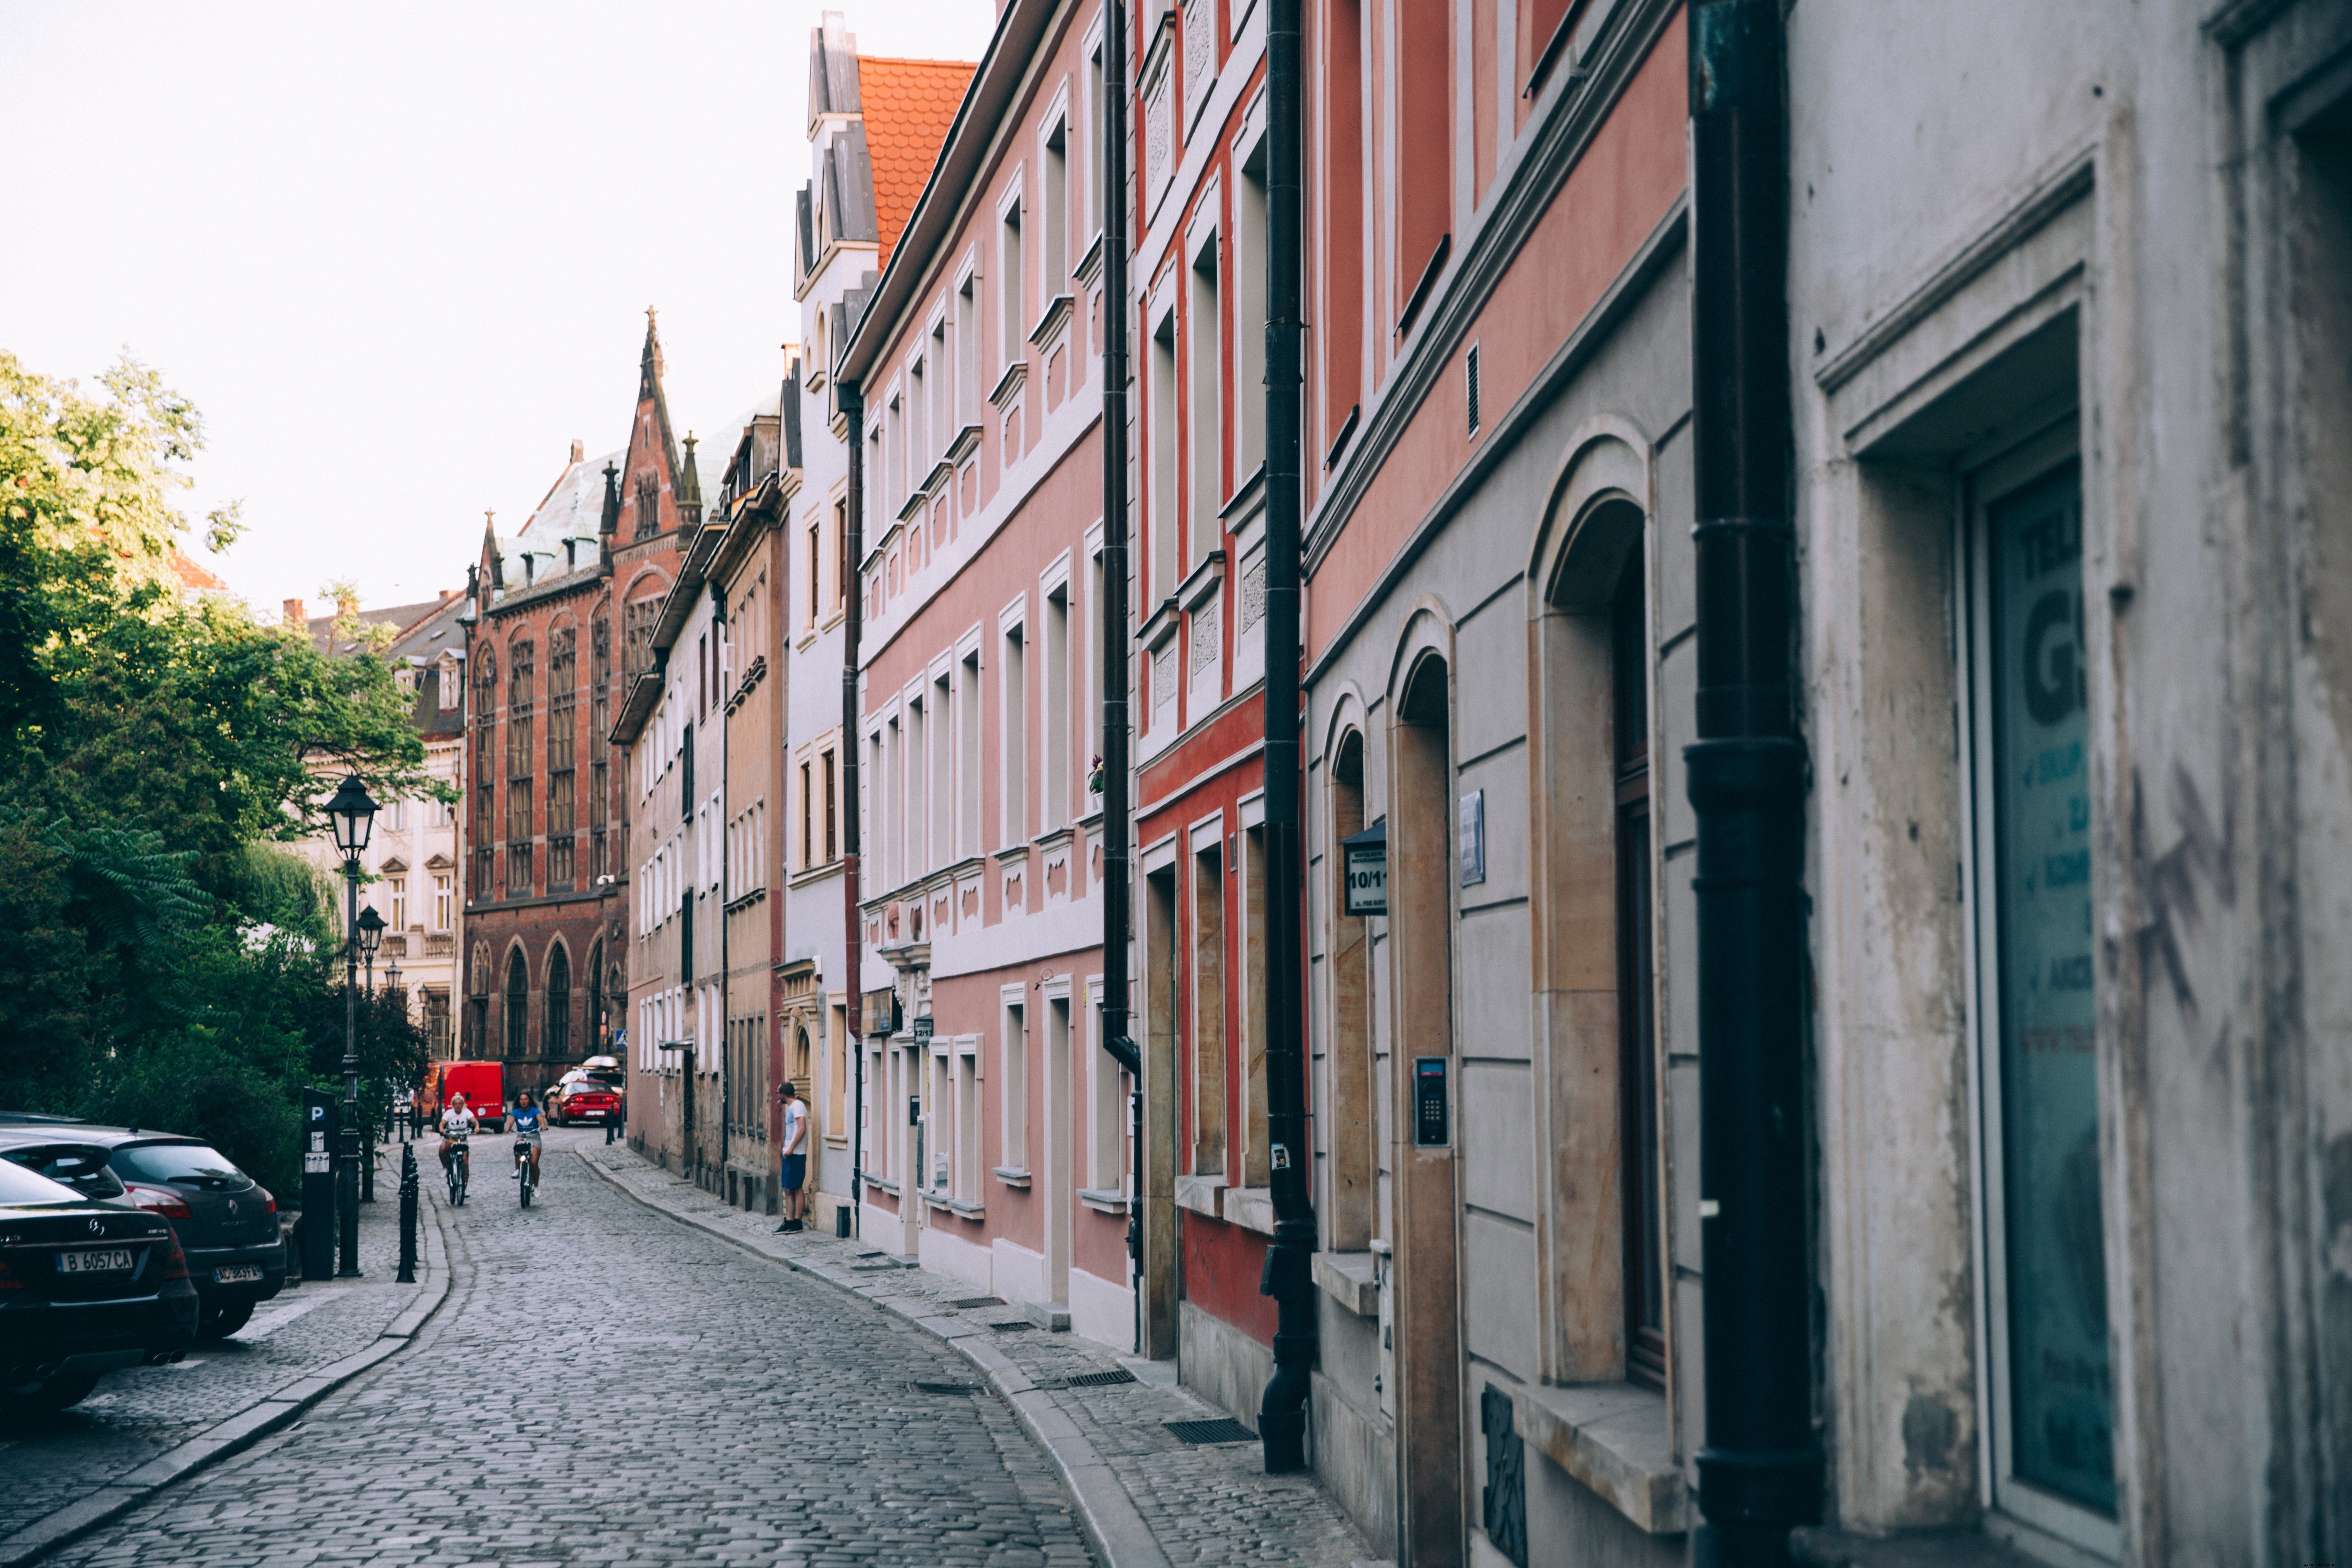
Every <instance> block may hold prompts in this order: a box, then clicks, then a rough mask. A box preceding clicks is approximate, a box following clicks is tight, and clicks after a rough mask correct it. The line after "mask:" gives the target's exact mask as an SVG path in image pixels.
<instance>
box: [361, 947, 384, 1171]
mask: <svg viewBox="0 0 2352 1568" xmlns="http://www.w3.org/2000/svg"><path fill="white" fill-rule="evenodd" d="M354 929H356V930H357V931H358V932H359V938H360V962H361V963H362V964H364V965H366V966H367V996H368V1000H369V1001H370V1002H371V1003H373V1001H374V1000H375V955H376V950H377V949H379V948H381V947H382V946H383V916H382V915H380V914H378V913H376V912H375V906H374V905H373V904H370V905H369V906H368V907H367V908H365V909H363V910H361V911H360V923H359V925H358V926H357V927H356V928H354ZM375 1133H376V1126H375V1114H374V1112H373V1110H370V1112H369V1114H368V1121H367V1129H366V1137H365V1138H363V1139H362V1144H363V1147H362V1149H361V1151H360V1202H362V1203H363V1204H372V1203H373V1202H375Z"/></svg>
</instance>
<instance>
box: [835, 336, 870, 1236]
mask: <svg viewBox="0 0 2352 1568" xmlns="http://www.w3.org/2000/svg"><path fill="white" fill-rule="evenodd" d="M834 390H835V396H836V397H837V398H838V399H839V401H840V403H841V416H842V418H843V419H844V420H845V421H846V422H847V424H848V426H849V495H848V498H847V504H846V506H845V515H844V517H843V520H842V531H843V533H844V535H845V537H844V539H843V542H842V549H841V556H842V563H841V572H842V577H843V582H842V584H841V599H842V605H843V608H844V611H845V614H844V616H843V621H842V628H841V919H842V927H843V931H842V948H841V955H842V963H843V965H844V970H843V979H842V984H844V985H845V986H846V987H847V993H846V994H847V996H848V999H849V1005H848V1006H846V1007H845V1008H844V1009H842V1011H843V1013H844V1015H845V1016H846V1017H847V1018H848V1020H849V1036H848V1039H847V1040H846V1041H845V1044H846V1045H847V1046H848V1047H849V1060H850V1063H851V1072H852V1075H853V1076H852V1080H851V1081H852V1082H853V1084H854V1085H855V1088H854V1089H853V1090H852V1096H853V1098H852V1100H851V1103H850V1107H849V1230H850V1234H851V1235H853V1236H857V1235H862V1234H863V1233H864V1230H865V1222H864V1218H863V1215H864V1214H865V1206H864V1205H865V1202H866V1199H865V1195H864V1192H865V1187H864V1183H865V1179H866V1142H865V1135H866V1040H865V1037H864V1034H863V1032H862V1031H861V1030H860V1028H859V1026H858V1016H857V1010H858V1007H859V1005H860V1004H861V1003H862V1002H863V1001H864V1000H865V997H864V994H863V992H862V990H861V984H862V977H863V976H864V974H865V971H866V951H865V935H866V933H865V931H864V930H863V928H862V925H861V922H860V921H859V920H858V918H857V774H858V769H857V750H858V738H857V639H858V637H859V634H860V633H861V632H863V631H864V629H865V624H866V594H865V590H864V589H863V588H861V587H860V586H859V585H858V582H857V572H858V563H860V562H861V561H863V560H864V559H865V556H866V398H865V395H864V394H863V393H862V392H861V391H860V390H859V388H858V386H857V384H856V383H855V382H846V381H837V382H835V384H834Z"/></svg>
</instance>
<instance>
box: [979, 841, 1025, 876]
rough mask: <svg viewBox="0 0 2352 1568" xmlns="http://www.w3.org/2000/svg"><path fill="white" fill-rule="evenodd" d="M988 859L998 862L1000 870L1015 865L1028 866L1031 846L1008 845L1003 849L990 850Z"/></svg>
mask: <svg viewBox="0 0 2352 1568" xmlns="http://www.w3.org/2000/svg"><path fill="white" fill-rule="evenodd" d="M988 858H990V859H991V860H993V861H995V862H996V865H997V868H998V869H1000V870H1002V869H1003V868H1005V867H1007V866H1011V865H1014V864H1016V863H1017V864H1021V865H1026V864H1028V861H1029V846H1027V845H1026V844H1008V845H1006V846H1005V847H1003V848H1002V849H992V850H990V851H989V852H988Z"/></svg>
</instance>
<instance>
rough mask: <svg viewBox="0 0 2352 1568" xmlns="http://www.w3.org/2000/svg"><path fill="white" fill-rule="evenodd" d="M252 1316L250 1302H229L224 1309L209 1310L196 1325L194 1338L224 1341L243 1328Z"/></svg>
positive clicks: (251, 1304)
mask: <svg viewBox="0 0 2352 1568" xmlns="http://www.w3.org/2000/svg"><path fill="white" fill-rule="evenodd" d="M252 1316H253V1303H252V1302H250V1301H231V1302H230V1303H229V1304H228V1305H226V1306H225V1307H214V1308H210V1309H208V1310H206V1311H205V1315H204V1319H203V1321H201V1322H199V1323H197V1325H196V1338H198V1339H200V1340H225V1339H226V1338H228V1337H229V1335H231V1334H233V1333H235V1332H236V1331H237V1330H239V1329H241V1328H243V1327H245V1325H246V1323H247V1321H248V1320H250V1319H251V1318H252Z"/></svg>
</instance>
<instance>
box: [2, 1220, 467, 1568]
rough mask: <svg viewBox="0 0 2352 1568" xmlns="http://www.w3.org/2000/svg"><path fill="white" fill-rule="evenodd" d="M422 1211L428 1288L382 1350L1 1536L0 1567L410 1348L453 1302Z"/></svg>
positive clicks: (114, 1514)
mask: <svg viewBox="0 0 2352 1568" xmlns="http://www.w3.org/2000/svg"><path fill="white" fill-rule="evenodd" d="M419 1195H420V1198H421V1197H422V1194H419ZM421 1207H422V1208H423V1209H424V1210H425V1212H426V1213H429V1214H430V1215H432V1219H433V1228H432V1229H430V1230H428V1231H425V1233H424V1235H423V1236H422V1237H420V1238H419V1239H421V1240H422V1241H423V1242H424V1243H425V1278H424V1279H423V1281H422V1285H423V1289H420V1290H419V1291H418V1292H417V1297H416V1300H415V1301H414V1302H413V1303H411V1304H410V1305H409V1307H408V1308H407V1309H406V1310H404V1311H403V1312H402V1313H401V1314H400V1316H398V1317H397V1318H394V1320H393V1321H392V1322H391V1323H390V1325H389V1326H387V1327H386V1328H385V1329H384V1331H383V1332H382V1333H380V1334H378V1335H377V1336H376V1340H375V1343H373V1344H372V1345H370V1346H368V1347H367V1348H366V1349H365V1350H362V1351H356V1352H352V1354H350V1355H347V1356H345V1357H344V1358H343V1359H342V1360H341V1361H338V1362H331V1363H328V1364H327V1365H325V1366H323V1367H320V1369H319V1370H318V1371H316V1372H312V1373H305V1374H304V1375H303V1376H301V1377H299V1378H296V1379H295V1380H294V1381H293V1382H291V1383H289V1384H286V1385H285V1386H284V1387H282V1388H279V1389H278V1390H277V1391H276V1392H275V1393H272V1394H264V1395H263V1396H262V1397H261V1398H259V1399H257V1400H255V1401H254V1402H253V1403H252V1404H251V1405H247V1406H246V1407H245V1408H244V1409H242V1410H240V1411H238V1412H237V1413H236V1415H230V1416H228V1417H226V1418H225V1419H223V1420H220V1421H216V1422H215V1423H214V1424H213V1425H212V1426H207V1427H205V1429H204V1430H203V1431H201V1432H199V1433H197V1434H196V1435H195V1436H193V1437H190V1438H187V1439H185V1440H184V1441H183V1442H181V1443H179V1444H178V1445H176V1446H175V1447H170V1448H167V1449H165V1450H164V1451H163V1453H161V1454H158V1455H156V1456H155V1457H154V1458H152V1459H150V1460H148V1461H147V1462H146V1463H145V1464H143V1465H142V1466H140V1467H139V1468H137V1469H135V1470H132V1471H131V1472H130V1473H128V1474H127V1475H124V1476H122V1477H121V1479H117V1480H114V1481H111V1482H110V1483H108V1484H107V1485H105V1486H103V1487H100V1488H99V1489H98V1490H96V1491H94V1492H92V1493H90V1494H89V1496H88V1497H84V1498H79V1499H77V1500H74V1501H72V1502H69V1503H68V1504H66V1506H65V1507H63V1508H60V1509H57V1510H52V1511H50V1512H48V1513H45V1514H43V1515H42V1516H41V1517H40V1518H38V1519H37V1520H34V1521H32V1522H31V1523H29V1524H26V1525H25V1526H24V1527H23V1528H22V1529H20V1530H17V1531H14V1532H13V1533H11V1534H8V1535H5V1536H0V1568H24V1564H26V1563H34V1562H37V1561H38V1560H39V1559H41V1558H42V1557H45V1556H47V1554H48V1553H50V1552H54V1551H56V1550H57V1549H58V1547H60V1546H65V1545H68V1544H70V1543H71V1542H75V1541H78V1540H79V1539H80V1538H81V1537H83V1536H85V1535H87V1534H89V1532H90V1531H93V1530H96V1529H98V1528H99V1527H100V1525H103V1524H106V1523H108V1522H110V1521H113V1520H116V1519H120V1518H121V1516H122V1515H124V1514H126V1513H128V1512H130V1511H131V1510H132V1509H134V1508H137V1507H138V1506H139V1505H140V1504H141V1503H143V1502H145V1501H147V1500H149V1499H150V1498H152V1497H153V1496H154V1495H155V1494H156V1493H158V1492H160V1491H162V1490H163V1489H164V1488H166V1487H168V1486H171V1485H172V1484H173V1483H174V1482H176V1481H180V1480H184V1479H186V1478H187V1477H189V1476H192V1475H194V1474H195V1473H196V1472H197V1471H198V1470H201V1469H204V1468H206V1467H208V1466H211V1465H214V1464H216V1463H218V1462H219V1461H221V1460H223V1459H226V1458H230V1457H232V1456H234V1455H236V1454H240V1453H243V1452H244V1451H245V1450H246V1449H247V1448H250V1447H253V1445H254V1444H256V1443H257V1442H259V1441H261V1439H262V1438H264V1437H267V1436H269V1435H270V1434H271V1433H273V1432H276V1431H278V1430H279V1429H280V1428H282V1427H285V1426H290V1425H291V1424H292V1423H293V1422H294V1420H295V1419H296V1417H298V1416H299V1415H301V1414H302V1413H303V1412H304V1411H306V1410H308V1409H310V1407H311V1406H312V1405H316V1404H318V1403H319V1401H320V1400H321V1399H324V1398H325V1397H326V1396H327V1395H328V1394H332V1393H333V1392H334V1391H335V1390H336V1389H338V1388H341V1386H342V1385H343V1384H347V1383H349V1382H351V1380H352V1379H353V1378H355V1377H357V1376H359V1374H360V1373H363V1372H366V1371H368V1370H369V1369H371V1368H373V1367H374V1366H376V1365H378V1364H379V1363H383V1362H385V1361H388V1360H390V1359H391V1358H392V1357H393V1356H394V1355H395V1354H397V1353H398V1352H401V1351H402V1350H404V1349H405V1348H407V1346H408V1345H409V1344H410V1343H411V1342H414V1341H415V1337H416V1332H417V1331H418V1330H419V1329H421V1328H423V1327H424V1325H425V1320H426V1319H428V1318H430V1317H431V1316H432V1315H433V1314H434V1312H435V1311H436V1310H439V1308H440V1306H441V1303H442V1302H444V1301H445V1300H447V1299H448V1296H449V1239H448V1237H446V1236H445V1235H444V1234H443V1233H442V1229H441V1207H440V1205H438V1204H435V1203H430V1202H425V1203H422V1205H421ZM435 1254H438V1255H439V1258H440V1261H439V1262H438V1263H436V1262H434V1261H433V1260H432V1259H433V1257H434V1255H435Z"/></svg>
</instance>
